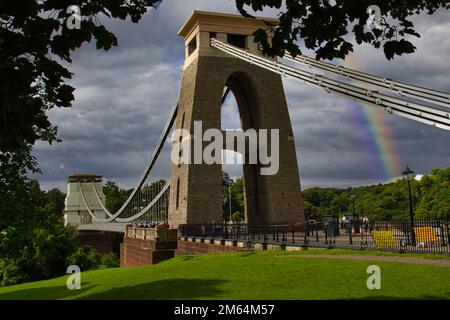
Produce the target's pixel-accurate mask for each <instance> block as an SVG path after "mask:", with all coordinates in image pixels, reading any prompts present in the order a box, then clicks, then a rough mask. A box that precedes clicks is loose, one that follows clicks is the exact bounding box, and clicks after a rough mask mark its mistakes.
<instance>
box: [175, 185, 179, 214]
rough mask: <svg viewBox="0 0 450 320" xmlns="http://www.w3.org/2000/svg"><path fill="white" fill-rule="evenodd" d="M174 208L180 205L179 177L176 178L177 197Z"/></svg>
mask: <svg viewBox="0 0 450 320" xmlns="http://www.w3.org/2000/svg"><path fill="white" fill-rule="evenodd" d="M175 204H176V209H177V210H178V207H179V206H180V178H178V179H177V199H176V203H175Z"/></svg>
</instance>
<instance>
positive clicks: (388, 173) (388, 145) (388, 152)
mask: <svg viewBox="0 0 450 320" xmlns="http://www.w3.org/2000/svg"><path fill="white" fill-rule="evenodd" d="M340 64H341V65H342V66H344V67H347V68H351V69H356V70H359V71H364V70H363V69H364V68H363V67H362V66H361V63H360V62H359V60H358V59H357V57H356V55H355V54H349V55H348V56H347V57H346V59H345V61H341V63H340ZM352 82H353V83H356V82H355V81H352ZM347 101H348V103H347V107H348V110H350V112H351V114H352V118H353V121H354V123H355V126H356V133H357V134H358V136H359V137H360V138H361V139H363V142H364V144H365V146H366V147H367V150H366V151H367V154H368V157H369V161H370V170H371V171H372V177H373V178H375V179H381V180H383V181H384V182H387V181H391V180H394V179H395V178H397V177H398V176H400V175H401V160H400V157H399V154H398V152H397V148H396V145H395V142H394V138H393V135H392V131H391V129H390V128H389V126H388V124H387V123H386V118H385V115H384V114H383V113H382V111H380V110H377V109H375V108H374V107H373V106H371V105H369V104H366V103H363V102H355V101H353V100H350V99H347ZM368 169H369V168H368Z"/></svg>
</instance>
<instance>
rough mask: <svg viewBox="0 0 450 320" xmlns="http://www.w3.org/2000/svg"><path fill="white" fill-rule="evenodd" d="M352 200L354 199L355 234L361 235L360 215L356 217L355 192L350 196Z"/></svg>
mask: <svg viewBox="0 0 450 320" xmlns="http://www.w3.org/2000/svg"><path fill="white" fill-rule="evenodd" d="M350 198H351V199H352V207H353V214H352V215H353V221H354V222H355V223H354V228H355V232H356V233H359V232H360V230H359V215H356V213H355V201H356V193H355V191H354V190H352V193H351V194H350Z"/></svg>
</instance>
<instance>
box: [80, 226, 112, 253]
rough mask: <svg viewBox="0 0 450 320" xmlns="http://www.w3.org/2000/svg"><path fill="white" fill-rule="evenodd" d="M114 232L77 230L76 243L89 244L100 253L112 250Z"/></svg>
mask: <svg viewBox="0 0 450 320" xmlns="http://www.w3.org/2000/svg"><path fill="white" fill-rule="evenodd" d="M114 239H115V234H114V232H105V231H79V232H78V234H77V237H76V244H77V245H79V246H85V245H89V246H91V247H93V248H95V249H96V250H97V252H100V253H109V252H113V251H114V248H113V245H114Z"/></svg>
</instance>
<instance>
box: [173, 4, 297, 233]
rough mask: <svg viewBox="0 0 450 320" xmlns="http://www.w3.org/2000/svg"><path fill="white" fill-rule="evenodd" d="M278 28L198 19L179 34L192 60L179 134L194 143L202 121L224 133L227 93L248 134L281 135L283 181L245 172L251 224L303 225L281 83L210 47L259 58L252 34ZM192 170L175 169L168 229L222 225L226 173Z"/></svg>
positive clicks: (253, 168)
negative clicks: (226, 91)
mask: <svg viewBox="0 0 450 320" xmlns="http://www.w3.org/2000/svg"><path fill="white" fill-rule="evenodd" d="M277 23H278V20H274V19H269V18H267V19H266V18H258V19H247V18H244V17H242V16H240V15H232V14H222V13H211V12H200V11H194V13H193V14H192V16H191V17H190V18H189V20H188V21H187V22H186V23H185V24H184V25H183V27H182V28H181V29H180V31H179V33H178V35H180V36H182V37H183V38H184V41H185V48H186V55H185V63H184V68H183V79H182V87H181V97H180V103H179V107H178V114H177V119H176V122H175V125H176V128H183V129H186V130H188V131H189V132H190V133H191V135H193V133H194V121H202V127H203V132H204V131H205V130H206V129H210V128H215V129H219V130H220V128H221V106H222V94H223V92H224V88H226V87H228V88H229V89H230V90H231V91H232V92H233V94H234V96H235V97H236V101H237V104H238V108H239V114H240V118H241V127H242V129H243V130H247V129H249V128H254V129H256V130H259V129H268V130H272V129H279V130H280V131H279V137H280V141H279V150H280V152H279V171H278V173H277V174H275V175H261V174H260V166H261V165H260V164H244V165H243V172H244V184H245V216H246V222H247V223H249V224H294V223H297V222H301V221H303V220H304V216H303V206H302V198H301V192H300V179H299V173H298V164H297V157H296V153H295V143H294V135H293V132H292V127H291V122H290V118H289V112H288V108H287V103H286V98H285V95H284V89H283V84H282V81H281V77H280V76H279V75H277V74H275V73H273V72H270V71H267V70H264V69H262V68H260V67H257V66H254V65H252V64H250V63H247V62H244V61H241V60H238V59H237V58H234V57H231V56H228V55H227V54H225V53H223V52H221V51H219V50H217V49H215V48H213V47H211V46H210V39H211V38H212V37H214V38H216V39H217V40H220V41H223V42H226V43H229V44H232V45H235V46H238V47H241V48H245V49H246V50H248V51H249V52H252V53H255V54H259V55H261V52H260V51H259V50H258V47H257V44H256V43H254V41H253V39H254V37H253V36H252V34H253V32H254V31H256V30H257V29H259V28H264V29H270V25H275V24H277ZM192 140H193V139H192V138H191V142H192ZM205 145H208V143H206V144H205V143H204V146H205ZM244 159H245V156H244ZM191 163H192V164H180V165H178V164H172V176H171V188H170V202H169V223H170V224H171V225H173V226H175V227H176V226H178V225H179V224H184V223H211V222H212V221H214V220H215V221H217V222H221V221H222V167H221V165H220V164H212V165H208V164H193V161H191Z"/></svg>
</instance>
